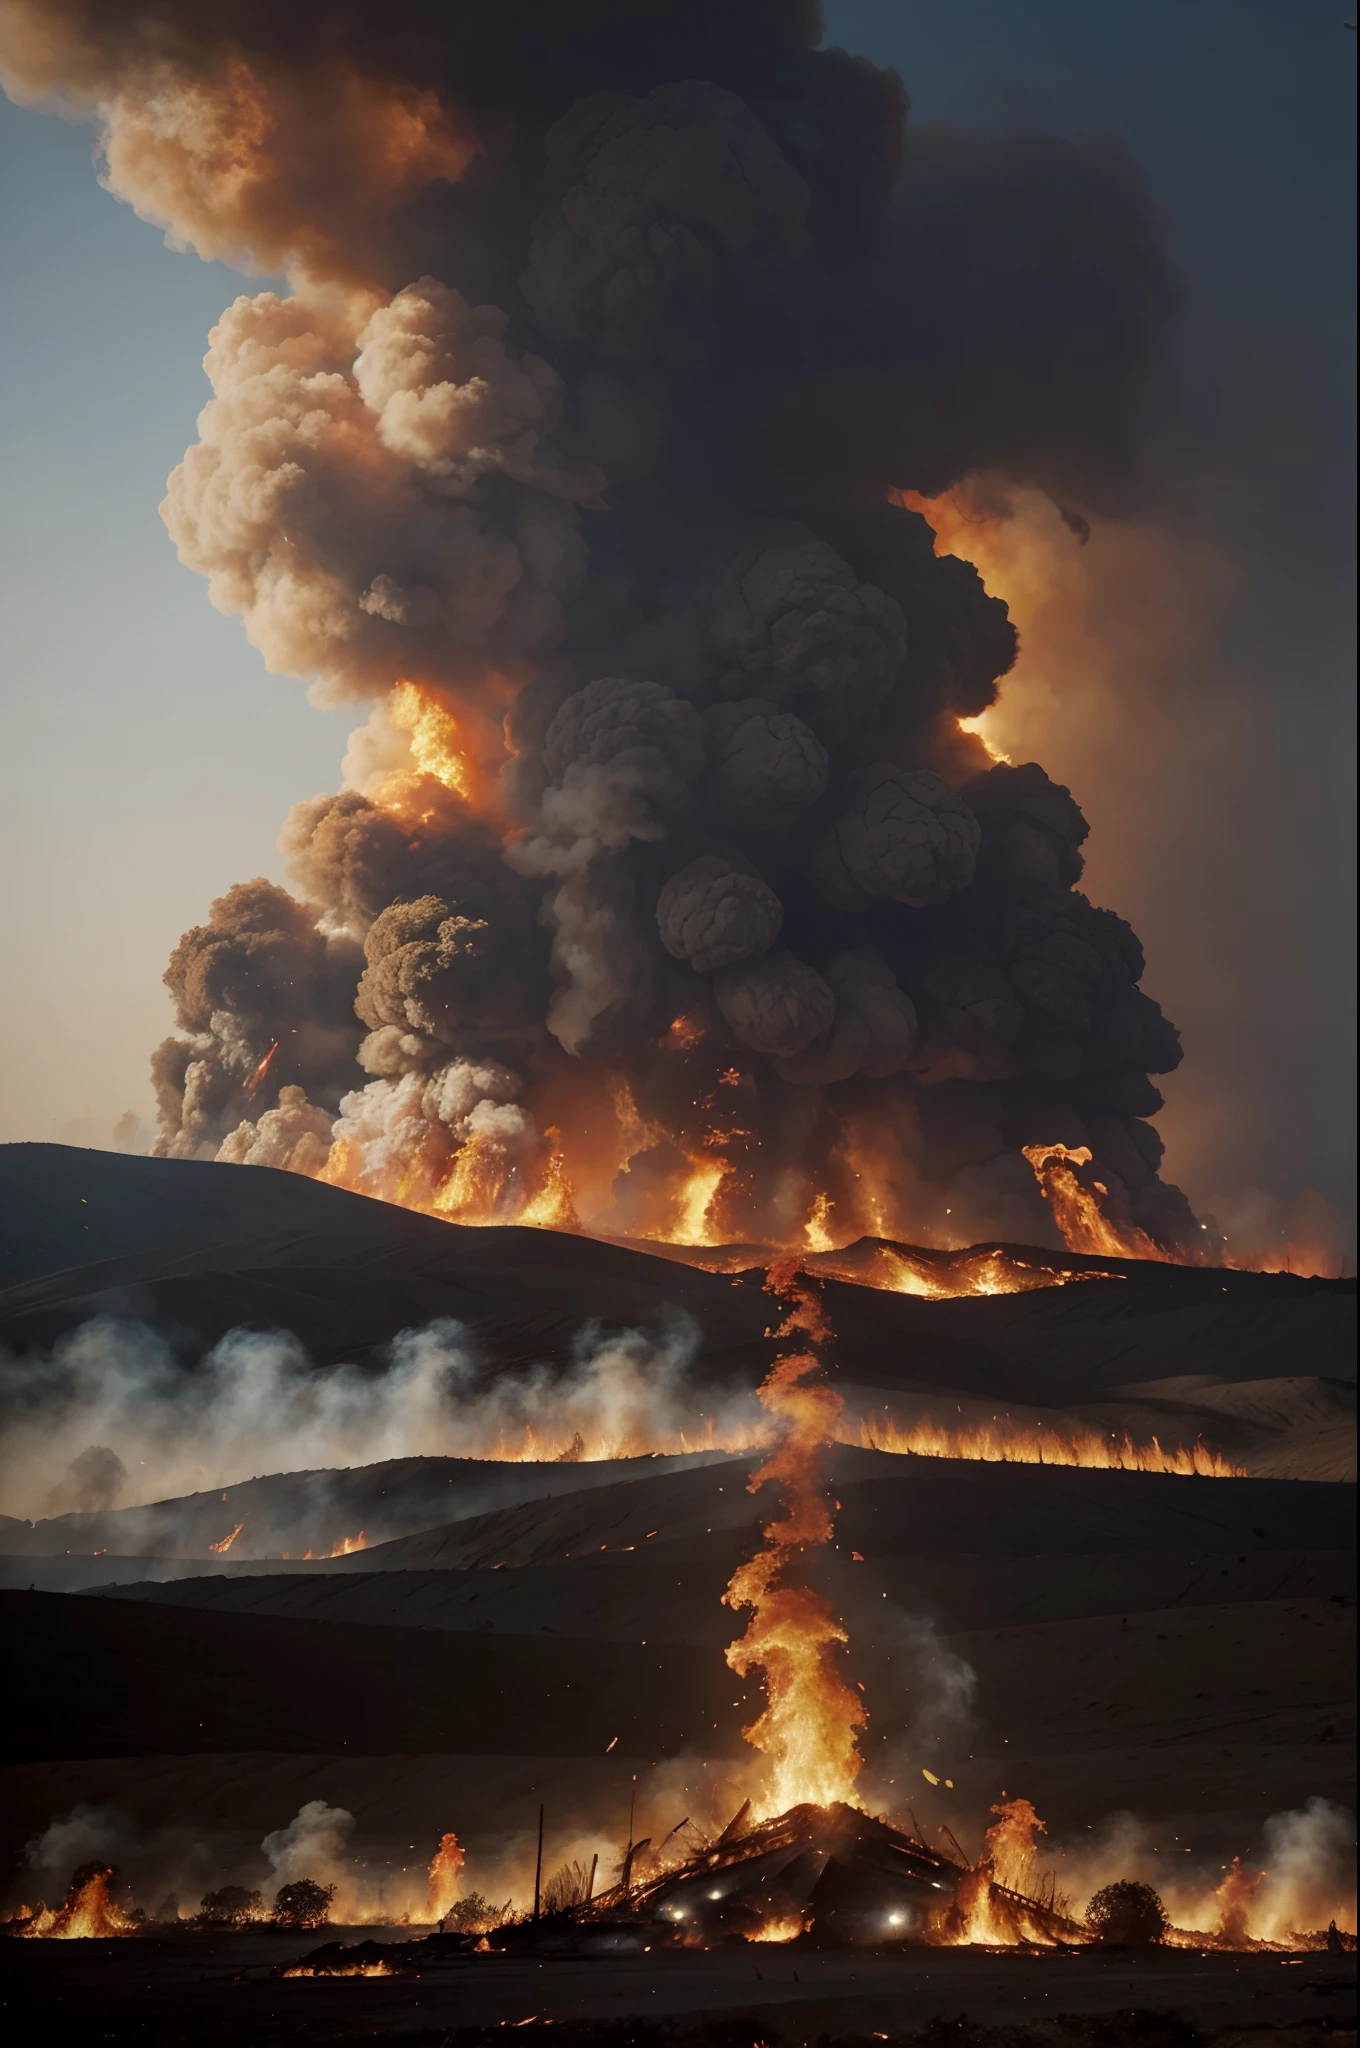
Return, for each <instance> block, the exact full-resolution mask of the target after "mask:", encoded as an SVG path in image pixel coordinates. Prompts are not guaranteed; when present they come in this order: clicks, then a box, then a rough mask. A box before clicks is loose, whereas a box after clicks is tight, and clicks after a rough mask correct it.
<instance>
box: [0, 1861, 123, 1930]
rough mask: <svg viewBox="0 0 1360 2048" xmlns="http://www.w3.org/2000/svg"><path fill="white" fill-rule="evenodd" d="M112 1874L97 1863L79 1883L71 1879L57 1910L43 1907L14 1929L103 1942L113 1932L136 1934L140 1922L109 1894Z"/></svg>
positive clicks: (106, 1867) (105, 1866) (110, 1870)
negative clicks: (68, 1888) (69, 1886)
mask: <svg viewBox="0 0 1360 2048" xmlns="http://www.w3.org/2000/svg"><path fill="white" fill-rule="evenodd" d="M112 1876H113V1871H112V1869H111V1868H110V1867H109V1866H107V1865H100V1866H98V1867H97V1868H96V1869H95V1870H93V1871H92V1872H91V1873H90V1875H89V1876H88V1877H86V1878H84V1879H83V1880H82V1881H81V1883H80V1884H79V1885H77V1884H76V1883H75V1882H74V1881H73V1882H72V1884H71V1888H70V1890H69V1891H68V1892H67V1894H66V1897H65V1899H64V1900H63V1901H62V1903H61V1905H60V1906H58V1907H57V1908H56V1910H55V1911H53V1909H52V1908H51V1907H49V1906H40V1907H39V1908H38V1910H37V1911H36V1912H35V1913H33V1914H31V1915H30V1916H29V1917H28V1918H26V1919H22V1920H20V1921H18V1922H16V1924H15V1927H14V1932H15V1933H16V1934H19V1935H22V1936H24V1937H25V1938H28V1939H38V1940H45V1941H103V1940H106V1939H107V1938H108V1937H109V1936H111V1935H116V1934H134V1933H135V1932H136V1929H137V1922H136V1921H135V1920H134V1919H133V1918H132V1916H131V1914H129V1913H125V1912H124V1911H123V1908H122V1907H121V1906H120V1905H118V1904H117V1903H116V1901H114V1900H113V1899H111V1898H110V1897H109V1879H110V1878H111V1877H112ZM21 1910H22V1909H21Z"/></svg>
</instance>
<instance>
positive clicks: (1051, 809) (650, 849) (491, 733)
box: [0, 0, 1204, 1257]
mask: <svg viewBox="0 0 1360 2048" xmlns="http://www.w3.org/2000/svg"><path fill="white" fill-rule="evenodd" d="M820 34H821V25H820V22H819V20H818V15H817V10H816V8H815V7H814V6H812V5H810V4H808V0H762V4H761V5H759V6H757V7H741V8H735V9H734V8H732V7H731V6H729V5H719V4H714V0H689V4H687V5H685V6H684V7H673V6H669V5H667V6H664V7H660V8H655V7H631V8H630V7H625V6H619V5H616V4H614V0H590V4H587V5H583V6H577V7H573V8H572V9H570V10H557V11H553V10H548V11H547V12H546V13H545V12H544V10H542V9H541V8H539V7H537V6H534V7H526V5H525V4H523V0H510V4H506V5H502V6H500V7H498V8H496V9H494V10H492V11H491V13H489V14H488V13H487V12H486V11H485V10H482V11H474V12H472V13H469V12H468V11H466V10H453V11H450V10H447V9H442V10H431V9H429V8H427V7H424V6H420V5H416V4H413V0H399V4H397V5H395V6H392V7H388V8H385V9H382V10H380V11H378V12H377V13H374V12H373V11H372V10H367V9H355V8H352V7H344V8H342V9H341V10H340V13H339V14H338V15H337V14H336V12H335V10H334V9H333V8H329V7H328V8H322V7H320V6H319V5H316V4H314V0H308V4H306V5H303V6H300V7H293V8H291V9H285V10H282V11H279V10H273V11H271V10H260V9H259V8H257V7H255V6H253V5H249V4H246V0H224V4H222V5H220V6H216V7H214V8H213V9H212V10H211V13H210V15H207V14H205V13H204V12H203V10H202V9H201V8H197V7H194V6H190V5H188V4H186V0H145V4H134V0H126V4H121V0H120V4H119V5H117V6H114V7H110V8H105V9H101V10H98V11H92V10H91V9H89V8H88V7H87V6H86V5H84V4H83V0H15V4H13V5H12V6H11V7H10V8H9V9H8V10H7V12H6V18H5V28H4V34H3V50H2V51H0V57H2V58H3V62H4V66H5V75H6V81H7V84H8V86H9V89H10V90H11V91H12V92H15V93H17V94H20V95H22V96H24V97H26V98H29V99H33V100H43V99H46V98H49V97H51V99H52V100H53V102H54V103H55V104H57V105H59V107H60V108H61V110H62V111H63V112H65V113H67V114H68V115H72V116H81V115H84V116H87V117H88V118H89V119H90V120H91V121H92V122H93V123H95V125H96V126H97V128H98V132H99V135H100V140H101V144H102V148H103V151H104V155H105V158H106V163H107V172H106V176H107V182H108V183H109V185H110V186H111V188H112V189H113V190H114V191H115V192H116V193H117V194H119V195H120V196H121V197H123V198H125V199H127V200H128V201H129V202H130V203H132V204H133V205H135V206H136V207H137V208H138V209H139V210H140V211H142V212H143V213H145V214H147V215H149V216H151V217H153V218H155V219H158V220H162V221H164V222H165V223H166V224H167V226H168V228H169V231H170V232H171V234H172V235H174V236H175V237H177V238H179V239H180V240H181V241H183V242H184V243H187V244H188V245H189V246H191V247H193V248H195V249H197V250H198V251H199V252H200V253H201V254H203V255H205V256H226V257H228V258H229V259H232V260H237V261H240V262H242V263H244V264H250V263H253V264H255V265H257V266H260V267H263V268H264V269H277V268H280V267H282V268H284V269H286V270H287V272H288V273H289V276H290V278H291V281H292V295H291V296H280V295H279V294H278V293H276V292H274V291H265V292H261V293H259V294H257V295H256V296H254V297H241V298H238V299H237V300H236V302H235V303H234V304H233V305H232V306H231V307H230V308H228V310H227V312H226V313H225V314H224V315H223V318H222V320H221V321H220V323H219V324H218V326H217V327H216V328H215V329H214V331H213V334H212V337H211V347H210V350H209V353H208V356H207V359H206V367H207V371H208V375H209V378H210V380H211V383H212V387H213V397H212V399H211V402H210V403H209V404H208V406H207V407H206V408H205V410H204V412H203V414H202V417H201V420H200V423H199V431H200V438H199V440H198V442H197V443H196V445H195V446H194V447H193V448H191V449H190V450H189V451H188V453H187V455H186V457H185V459H184V462H183V463H182V464H181V466H180V467H179V468H178V469H177V470H176V471H175V473H174V475H173V477H172V478H171V480H170V486H169V495H168V497H167V499H166V502H165V505H164V507H163V513H164V517H165V520H166V524H167V526H168V528H169V530H170V533H171V536H172V538H173V539H174V541H175V543H176V545H177V547H178V549H179V553H180V557H181V559H182V560H183V561H184V562H185V563H186V564H187V565H189V566H190V567H192V568H194V569H196V570H198V571H199V572H200V573H201V574H203V575H204V576H206V577H207V578H208V581H209V590H210V594H211V597H212V601H213V603H214V604H215V605H217V606H218V608H219V609H221V610H223V611H225V612H229V613H233V614H236V615H238V616H240V617H241V618H242V619H243V620H244V622H245V627H246V631H247V633H248V635H249V637H250V639H251V641H252V642H253V644H254V645H255V646H256V647H257V648H258V649H259V651H260V653H261V654H262V656H263V658H264V660H265V663H266V665H267V666H268V667H269V668H270V669H271V670H274V671H275V672H278V673H282V674H289V675H296V676H302V677H307V678H310V679H311V682H312V688H313V690H314V692H315V693H316V694H317V695H318V697H319V698H320V699H321V700H322V701H325V702H330V703H337V702H354V703H358V704H361V705H364V706H366V707H367V713H366V722H364V723H363V724H361V725H360V726H359V728H358V730H357V731H356V732H355V733H354V735H353V738H352V740H351V744H350V750H349V754H348V756H347V759H346V764H345V786H344V788H343V789H342V790H341V791H339V792H338V793H337V794H334V795H322V796H317V797H314V798H312V799H310V800H309V801H307V802H304V803H301V804H299V805H298V806H297V807H296V808H295V809H294V811H293V813H292V814H291V816H290V817H289V819H288V821H287V823H286V825H285V826H284V830H283V836H282V840H281V845H282V848H283V851H284V854H285V857H286V862H287V869H288V874H289V877H290V880H291V883H292V889H291V891H289V890H285V889H283V888H280V887H277V886H275V885H274V884H272V883H270V882H267V881H263V880H254V881H247V882H242V883H240V884H239V885H237V886H236V887H234V888H232V889H231V890H229V891H228V892H227V893H226V895H224V896H223V897H222V898H221V899H220V900H219V901H218V902H216V903H215V904H213V906H212V908H211V911H210V913H209V916H208V918H207V920H206V921H205V922H204V923H203V924H201V925H198V926H196V927H195V928H194V929H192V930H191V931H188V932H186V933H185V934H184V936H183V938H182V939H181V941H180V943H179V945H178V946H177V947H176V949H175V951H174V955H173V958H172V960H171V963H170V966H169V969H168V971H167V975H166V980H167V983H168V986H169V987H170V990H171V992H172V995H173V997H174V1001H175V1008H176V1018H177V1025H178V1029H177V1033H176V1035H175V1036H173V1037H172V1038H170V1039H168V1040H167V1041H166V1043H165V1044H164V1045H162V1046H161V1047H160V1049H159V1050H158V1052H157V1053H156V1055H155V1060H154V1072H155V1080H156V1086H157V1090H158V1094H159V1100H160V1113H161V1124H162V1136H161V1139H160V1149H161V1150H162V1151H163V1152H165V1153H167V1154H170V1155H172V1156H175V1157H184V1158H218V1159H223V1160H230V1161H238V1162H247V1163H256V1164H267V1165H274V1166H281V1167H288V1168H291V1169H292V1170H294V1171H297V1172H301V1173H307V1174H313V1175H324V1176H325V1177H327V1178H328V1179H330V1180H332V1181H334V1182H337V1183H340V1184H342V1185H344V1186H347V1187H352V1188H356V1189H359V1190H361V1191H363V1192H365V1193H369V1194H374V1195H379V1196H382V1197H385V1198H387V1199H389V1200H393V1201H398V1202H404V1203H408V1204H410V1205H412V1206H414V1207H417V1208H421V1209H425V1210H428V1211H430V1212H432V1213H435V1214H439V1215H444V1216H449V1217H454V1218H460V1219H463V1220H465V1221H485V1220H491V1219H499V1220H509V1221H514V1220H518V1221H521V1222H530V1223H539V1224H547V1225H554V1226H563V1227H571V1226H572V1225H573V1224H575V1223H577V1222H583V1223H585V1224H586V1225H587V1226H589V1227H597V1228H601V1229H604V1230H608V1231H610V1232H612V1233H615V1234H633V1235H649V1236H653V1237H658V1238H671V1239H675V1240H685V1241H692V1242H723V1241H731V1240H734V1239H758V1240H759V1241H761V1242H764V1243H767V1244H775V1245H786V1246H787V1245H801V1244H803V1243H805V1242H807V1243H813V1242H814V1241H815V1240H816V1239H817V1238H818V1237H820V1239H821V1240H822V1241H824V1242H842V1243H843V1242H846V1241H847V1240H848V1239H850V1238H853V1237H855V1236H857V1235H859V1234H860V1233H861V1232H863V1231H865V1230H869V1231H874V1232H877V1233H880V1234H882V1233H884V1232H888V1233H891V1234H894V1235H902V1236H908V1237H912V1238H915V1239H918V1240H921V1241H924V1242H926V1243H936V1244H959V1243H968V1242H971V1241H973V1240H974V1239H976V1238H978V1237H981V1236H984V1235H987V1234H994V1233H996V1232H1002V1233H1003V1234H1005V1235H1006V1236H1008V1237H1010V1238H1014V1239H1018V1240H1022V1241H1037V1242H1040V1243H1046V1244H1050V1245H1053V1246H1055V1247H1056V1246H1058V1245H1059V1244H1060V1243H1061V1242H1062V1241H1063V1239H1064V1237H1065V1238H1066V1240H1067V1241H1068V1242H1069V1243H1073V1244H1075V1245H1077V1246H1078V1247H1079V1248H1082V1249H1086V1250H1090V1251H1095V1252H1111V1251H1118V1250H1124V1251H1132V1252H1134V1253H1136V1254H1138V1255H1143V1256H1176V1257H1179V1256H1185V1255H1188V1254H1190V1253H1197V1252H1198V1251H1199V1250H1200V1249H1201V1247H1202V1244H1203V1242H1204V1240H1203V1238H1202V1236H1201V1235H1200V1233H1199V1229H1198V1226H1197V1225H1196V1224H1195V1222H1194V1219H1193V1217H1192V1216H1191V1213H1190V1210H1189V1207H1188V1205H1187V1203H1186V1201H1185V1200H1184V1198H1183V1197H1182V1196H1181V1195H1180V1193H1179V1192H1178V1191H1177V1190H1176V1189H1175V1188H1173V1187H1171V1186H1169V1185H1167V1184H1166V1183H1164V1182H1163V1181H1162V1180H1161V1179H1160V1178H1159V1176H1158V1166H1159V1162H1160V1159H1161V1151H1162V1148H1161V1143H1160V1140H1159V1139H1158V1137H1157V1135H1156V1133H1155V1131H1154V1129H1153V1127H1152V1125H1151V1123H1150V1122H1149V1121H1148V1119H1149V1118H1150V1117H1151V1116H1153V1115H1154V1114H1155V1113H1156V1111H1157V1109H1158V1108H1159V1106H1160V1103H1161V1098H1160V1096H1159V1094H1158V1091H1157V1089H1156V1087H1155V1085H1154V1083H1153V1081H1152V1079H1151V1078H1150V1076H1152V1075H1156V1074H1161V1073H1165V1072H1168V1071H1170V1070H1171V1069H1172V1068H1174V1067H1175V1066H1176V1064H1177V1062H1178V1060H1179V1058H1180V1047H1179V1043H1178V1041H1177V1036H1176V1033H1175V1031H1174V1030H1173V1029H1172V1027H1171V1025H1170V1024H1169V1023H1168V1022H1167V1020H1166V1019H1165V1018H1164V1017H1163V1016H1162V1014H1161V1011H1160V1010H1159V1009H1158V1007H1157V1004H1156V1003H1155V1002H1154V1001H1152V1000H1151V998H1150V997H1149V996H1147V995H1146V994H1144V993H1143V992H1142V990H1141V988H1140V986H1139V984H1140V981H1141V978H1142V973H1143V955H1142V951H1141V949H1140V946H1139V944H1138V941H1137V939H1136V938H1135V936H1134V934H1133V933H1132V931H1131V930H1130V929H1129V927H1128V925H1127V924H1125V923H1124V922H1123V920H1122V919H1121V918H1120V917H1118V916H1117V915H1116V914H1115V913H1114V912H1113V911H1111V910H1107V909H1103V908H1100V907H1097V906H1096V905H1095V904H1093V903H1091V902H1090V901H1089V900H1088V899H1087V897H1086V896H1084V895H1083V894H1082V893H1081V891H1080V888H1079V886H1078V885H1079V883H1080V879H1081V873H1082V853H1081V847H1082V843H1083V841H1084V840H1085V838H1086V835H1087V829H1088V828H1087V823H1086V820H1085V818H1084V817H1083V815H1082V812H1081V810H1080V808H1079V807H1078V804H1077V803H1076V801H1075V800H1074V799H1073V797H1072V796H1071V794H1070V793H1069V792H1068V790H1066V789H1065V788H1063V787H1061V786H1060V785H1057V784H1055V783H1054V782H1052V781H1051V780H1050V779H1049V777H1048V776H1047V775H1046V774H1045V772H1044V770H1043V769H1042V768H1041V767H1040V766H1038V765H1037V764H1036V763H1033V762H1029V763H1024V764H1021V765H1012V764H1010V763H1008V762H1004V761H997V760H995V759H993V758H992V757H990V756H989V754H988V751H987V749H986V747H985V745H984V743H983V742H982V741H981V739H980V738H979V737H978V736H977V734H976V733H975V732H974V731H973V730H971V729H970V727H971V722H972V721H974V720H975V719H976V717H977V715H978V714H979V713H981V712H982V711H983V710H984V709H985V708H986V707H987V706H988V705H989V704H990V703H991V702H992V701H993V700H994V698H995V696H996V693H997V689H998V686H999V682H1000V679H1001V678H1002V677H1003V676H1004V675H1005V673H1006V671H1007V669H1008V668H1009V667H1010V665H1011V663H1012V660H1013V658H1014V654H1015V647H1016V639H1015V633H1014V630H1013V628H1012V626H1011V624H1010V621H1009V619H1008V617H1007V613H1006V607H1005V604H1004V602H1003V601H1002V599H1001V598H1000V597H998V596H996V595H994V594H991V593H989V592H988V591H987V590H986V589H985V588H984V587H983V585H982V583H981V581H980V580H979V578H978V576H977V575H976V573H975V572H974V571H973V570H972V569H971V568H970V567H968V566H967V565H966V564H964V563H962V562H960V561H958V560H957V559H954V558H952V557H938V556H937V555H936V553H935V548H934V535H933V533H932V531H931V528H930V525H929V524H928V523H927V520H926V519H925V518H924V517H922V516H921V514H920V513H919V512H918V511H916V510H913V509H909V505H908V499H907V497H906V496H905V495H904V494H906V493H911V492H913V491H922V492H926V493H928V494H934V495H935V497H938V496H939V495H940V494H942V493H944V492H946V491H947V490H948V488H949V486H950V485H951V484H953V483H954V482H956V481H958V480H959V479H961V478H963V477H964V476H965V475H967V474H971V473H976V472H979V471H992V472H996V473H999V474H1002V475H1004V476H1005V477H1007V478H1009V479H1012V480H1014V481H1015V482H1017V483H1021V484H1026V485H1030V486H1034V487H1037V488H1040V489H1043V490H1046V491H1048V492H1049V493H1051V494H1053V495H1054V497H1055V500H1060V501H1061V503H1062V504H1063V505H1064V506H1066V507H1069V508H1071V507H1077V506H1079V505H1080V504H1083V503H1084V504H1086V505H1088V506H1095V505H1101V506H1105V507H1110V506H1114V505H1117V504H1118V503H1120V502H1121V501H1122V500H1124V499H1125V498H1126V497H1127V494H1128V491H1129V487H1130V462H1129V458H1128V447H1129V440H1130V422H1131V419H1132V415H1133V410H1134V407H1135V404H1136V400H1137V396H1138V393H1139V390H1140V387H1141V385H1142V383H1143V380H1144V376H1145V373H1146V372H1147V370H1148V369H1149V368H1150V366H1151V364H1152V363H1153V361H1154V360H1155V358H1156V355H1157V351H1158V347H1159V344H1160V341H1161V338H1162V335H1163V332H1164V330H1165V327H1166V325H1167V321H1168V318H1169V315H1170V312H1171V310H1172V306H1173V303H1174V290H1173V286H1172V281H1171V272H1170V269H1169V266H1168V263H1167V260H1166V257H1165V255H1164V252H1163V249H1162V247H1161V244H1160V240H1159V235H1158V231H1157V227H1156V223H1155V216H1154V213H1153V209H1152V207H1151V205H1150V202H1149V200H1148V197H1147V195H1146V193H1145V191H1144V189H1143V186H1142V184H1141V181H1140V180H1139V178H1138V176H1137V174H1136V172H1135V171H1134V169H1133V168H1132V166H1131V165H1130V164H1129V163H1128V162H1127V160H1126V159H1125V158H1124V157H1123V155H1122V154H1121V153H1120V152H1119V151H1118V150H1117V149H1116V148H1114V147H1112V146H1110V145H1108V144H1105V143H1094V142H1076V141H1067V140H1058V139H1056V138H1053V139H1045V138H1037V137H1025V136H1022V137H1015V138H1001V137H992V136H988V137H976V138H974V137H969V136H965V135H962V134H958V133H954V132H951V131H948V130H944V129H938V128H937V129H935V130H932V131H924V132H921V133H919V134H913V135H912V137H911V138H910V140H909V138H908V131H907V125H906V114H907V104H908V102H907V96H906V93H905V92H904V90H903V88H902V85H901V83H900V81H899V80H898V79H897V77H896V76H895V74H893V73H892V72H889V71H883V70H878V69H876V68H875V67H874V66H873V65H872V64H870V63H868V62H867V61H865V60H863V59H860V58H856V57H853V56H850V55H847V54H846V53H845V52H844V51H842V50H838V49H822V48H819V47H818V44H819V40H820ZM228 143H229V145H230V146H228ZM961 252H966V254H965V253H961ZM1022 280H1023V282H1021V281H1022ZM916 502H917V501H916V500H915V499H912V500H911V503H916ZM920 502H927V501H925V500H922V501H920ZM1071 516H1072V519H1073V522H1074V524H1075V523H1076V522H1077V514H1076V512H1075V511H1074V512H1072V515H1071Z"/></svg>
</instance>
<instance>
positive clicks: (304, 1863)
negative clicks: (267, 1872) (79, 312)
mask: <svg viewBox="0 0 1360 2048" xmlns="http://www.w3.org/2000/svg"><path fill="white" fill-rule="evenodd" d="M353 1833H354V1815H353V1814H352V1813H347V1812H346V1811H345V1808H344V1807H343V1806H327V1804H326V1802H325V1800H324V1799H309V1800H308V1801H307V1803H306V1805H305V1806H302V1807H300V1808H299V1809H298V1811H297V1812H296V1813H295V1814H294V1815H293V1818H292V1819H291V1820H290V1821H289V1823H288V1825H287V1827H286V1828H275V1829H274V1830H273V1832H272V1833H271V1834H268V1835H266V1836H265V1838H264V1840H263V1841H262V1842H261V1844H260V1847H261V1848H262V1849H263V1850H264V1853H265V1855H266V1856H267V1857H268V1858H269V1867H270V1869H271V1870H272V1871H273V1873H274V1882H275V1883H276V1884H281V1885H282V1884H296V1883H297V1881H298V1879H299V1878H304V1877H310V1878H311V1879H312V1880H313V1881H314V1882H315V1883H317V1884H322V1885H324V1884H335V1885H338V1884H339V1881H340V1879H341V1878H342V1877H344V1876H345V1875H346V1852H347V1849H348V1846H349V1838H350V1836H351V1835H352V1834H353Z"/></svg>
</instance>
